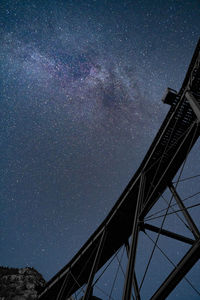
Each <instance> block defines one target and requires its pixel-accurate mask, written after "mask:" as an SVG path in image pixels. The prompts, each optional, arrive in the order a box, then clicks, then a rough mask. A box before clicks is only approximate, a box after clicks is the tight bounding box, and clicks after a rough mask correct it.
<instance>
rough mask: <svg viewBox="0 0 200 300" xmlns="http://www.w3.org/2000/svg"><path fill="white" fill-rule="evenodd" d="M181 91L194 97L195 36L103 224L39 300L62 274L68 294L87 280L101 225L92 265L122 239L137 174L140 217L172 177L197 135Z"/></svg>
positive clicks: (199, 77)
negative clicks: (181, 73) (174, 87)
mask: <svg viewBox="0 0 200 300" xmlns="http://www.w3.org/2000/svg"><path fill="white" fill-rule="evenodd" d="M187 90H190V91H191V92H192V93H193V94H194V95H195V96H196V98H197V100H198V101H199V102H200V41H199V42H198V44H197V47H196V50H195V52H194V55H193V58H192V60H191V63H190V66H189V68H188V71H187V74H186V77H185V80H184V82H183V85H182V87H181V89H180V91H179V93H178V94H177V95H176V97H175V99H174V101H173V103H171V108H170V110H169V112H168V114H167V116H166V118H165V120H164V122H163V124H162V125H161V128H160V129H159V131H158V133H157V135H156V137H155V139H154V141H153V143H152V144H151V146H150V149H149V150H148V152H147V154H146V156H145V158H144V160H143V161H142V163H141V165H140V167H139V168H138V170H137V172H136V173H135V175H134V176H133V178H132V179H131V180H130V182H129V183H128V185H127V187H126V188H125V190H124V192H123V193H122V195H121V196H120V198H119V199H118V201H117V203H116V204H115V205H114V207H113V208H112V210H111V211H110V213H109V214H108V216H107V217H106V219H105V220H104V221H103V223H102V224H101V225H100V226H99V227H98V228H97V230H96V231H95V232H94V233H93V234H92V236H91V237H90V238H89V239H88V241H87V242H86V243H85V244H84V245H83V247H82V248H81V249H80V250H79V252H78V253H77V254H76V255H75V256H74V257H73V258H72V260H71V261H70V262H69V263H68V264H67V265H66V266H65V267H64V268H63V269H61V270H60V271H59V272H58V273H57V274H56V275H55V276H54V277H53V278H52V279H51V280H50V281H49V282H48V283H47V285H46V287H45V289H44V291H43V292H42V293H41V294H40V296H39V299H44V300H45V299H56V296H57V294H58V293H59V290H60V288H61V287H62V285H63V282H64V280H65V278H66V276H67V275H68V277H67V280H66V282H65V286H66V289H65V291H66V292H67V293H68V294H67V293H66V295H67V296H68V297H69V296H70V295H72V294H73V293H74V292H75V291H76V290H77V289H79V286H78V284H79V285H80V286H81V285H83V284H84V283H85V282H86V281H87V279H88V278H89V274H90V270H91V267H92V263H93V261H94V257H95V252H96V251H95V250H96V249H97V247H98V243H99V241H100V238H101V235H102V232H103V230H104V229H105V228H106V230H107V236H106V240H105V244H104V247H103V251H102V254H101V258H100V261H99V266H98V269H100V268H101V267H102V266H103V265H104V264H105V263H106V261H107V260H108V259H109V258H110V257H111V256H112V255H113V254H114V253H115V252H116V251H117V250H118V249H119V247H121V246H122V245H123V244H124V243H125V242H126V241H127V240H128V238H129V236H130V235H131V231H132V224H133V217H134V213H133V212H134V209H135V206H136V202H137V197H138V191H139V183H140V176H141V174H144V176H145V187H144V196H145V197H144V203H143V208H142V214H141V220H142V219H143V218H144V217H145V216H146V214H147V213H148V212H149V210H150V209H151V207H152V206H153V205H154V204H155V202H156V201H157V200H158V198H159V197H160V195H161V194H162V193H163V192H164V190H165V189H166V188H167V184H168V182H170V181H172V179H173V177H174V176H175V174H176V173H177V171H178V169H179V168H180V166H181V164H182V163H183V161H184V160H185V158H186V156H187V154H188V151H190V149H191V147H192V146H193V145H194V143H195V141H196V140H197V138H198V136H199V127H198V124H197V122H196V116H195V114H194V113H193V111H192V109H191V107H190V105H189V103H188V101H187V99H186V97H185V92H186V91H187ZM77 282H78V284H77Z"/></svg>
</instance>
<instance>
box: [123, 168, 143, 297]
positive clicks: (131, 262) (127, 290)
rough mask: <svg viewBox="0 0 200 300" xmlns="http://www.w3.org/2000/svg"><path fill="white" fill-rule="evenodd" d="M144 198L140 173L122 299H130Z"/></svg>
mask: <svg viewBox="0 0 200 300" xmlns="http://www.w3.org/2000/svg"><path fill="white" fill-rule="evenodd" d="M143 198H144V175H143V174H141V177H140V186H139V191H138V197H137V203H136V208H135V213H134V219H133V230H132V241H131V247H130V251H129V259H128V266H127V270H126V277H125V284H124V291H123V297H122V299H123V300H130V299H131V294H132V293H131V292H132V286H133V278H134V271H135V258H136V250H137V241H138V232H139V223H138V221H139V215H140V211H141V205H142V201H143Z"/></svg>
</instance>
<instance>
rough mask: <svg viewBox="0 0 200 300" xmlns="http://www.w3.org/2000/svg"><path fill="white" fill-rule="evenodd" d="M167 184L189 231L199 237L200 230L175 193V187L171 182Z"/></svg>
mask: <svg viewBox="0 0 200 300" xmlns="http://www.w3.org/2000/svg"><path fill="white" fill-rule="evenodd" d="M168 186H169V189H170V191H171V192H172V194H173V196H174V198H175V200H176V202H177V204H178V206H179V208H180V209H181V210H182V213H183V215H184V217H185V219H186V221H187V223H188V225H189V227H190V229H191V231H192V233H193V235H194V237H195V238H196V239H198V238H200V232H199V230H198V228H197V226H196V224H195V223H194V221H193V219H192V217H191V216H190V214H189V213H188V211H187V208H186V207H185V205H184V204H183V202H182V200H181V198H180V196H179V195H178V193H177V191H176V189H175V187H174V186H173V184H172V183H170V184H169V185H168Z"/></svg>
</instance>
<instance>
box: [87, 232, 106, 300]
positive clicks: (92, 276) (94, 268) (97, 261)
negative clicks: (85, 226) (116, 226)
mask: <svg viewBox="0 0 200 300" xmlns="http://www.w3.org/2000/svg"><path fill="white" fill-rule="evenodd" d="M105 238H106V229H104V231H103V232H102V236H101V239H100V241H99V246H98V249H97V253H96V256H95V259H94V262H93V265H92V269H91V272H90V276H89V279H88V284H87V288H86V291H85V295H84V296H83V300H89V299H90V297H91V291H92V282H93V279H94V275H95V273H96V271H97V267H98V264H99V259H100V257H101V252H102V249H103V246H104V242H105Z"/></svg>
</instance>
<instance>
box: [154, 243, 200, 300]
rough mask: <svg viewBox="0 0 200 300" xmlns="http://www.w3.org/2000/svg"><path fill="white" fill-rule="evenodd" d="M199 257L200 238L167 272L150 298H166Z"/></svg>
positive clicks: (156, 299) (155, 299) (157, 299)
mask: <svg viewBox="0 0 200 300" xmlns="http://www.w3.org/2000/svg"><path fill="white" fill-rule="evenodd" d="M199 258H200V239H199V240H197V241H196V242H195V244H194V245H193V246H192V247H191V248H190V250H189V251H188V252H187V253H186V255H185V256H184V257H183V258H182V260H181V261H180V262H179V264H178V265H177V266H176V267H175V269H174V270H173V271H172V272H171V273H170V274H169V276H168V277H167V278H166V280H165V281H164V282H163V284H162V285H161V286H160V288H159V289H158V290H157V291H156V292H155V294H154V295H153V296H152V297H151V300H161V299H166V298H167V296H168V295H169V294H170V293H171V292H172V291H173V289H174V288H175V287H176V286H177V285H178V283H179V282H180V281H181V280H182V279H183V277H184V276H185V275H186V274H187V273H188V272H189V271H190V269H191V268H192V267H193V266H194V264H195V263H196V262H197V261H198V259H199Z"/></svg>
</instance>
